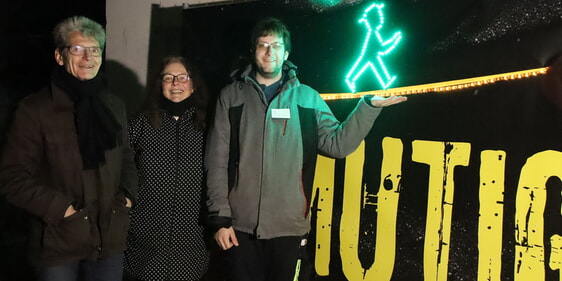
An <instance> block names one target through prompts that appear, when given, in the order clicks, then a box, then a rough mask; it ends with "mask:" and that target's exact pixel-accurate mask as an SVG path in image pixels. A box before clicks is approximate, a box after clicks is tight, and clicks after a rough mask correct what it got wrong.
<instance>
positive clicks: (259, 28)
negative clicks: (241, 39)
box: [251, 18, 291, 52]
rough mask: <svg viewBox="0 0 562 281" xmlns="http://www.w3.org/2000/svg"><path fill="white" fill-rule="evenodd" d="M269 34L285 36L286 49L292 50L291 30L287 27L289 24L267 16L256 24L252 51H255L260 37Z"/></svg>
mask: <svg viewBox="0 0 562 281" xmlns="http://www.w3.org/2000/svg"><path fill="white" fill-rule="evenodd" d="M267 35H277V36H279V37H281V38H283V43H284V44H285V50H286V51H287V52H291V33H290V32H289V29H287V26H286V25H285V24H284V23H283V22H282V21H280V20H279V19H276V18H265V19H262V20H260V21H259V22H258V23H257V24H256V26H255V27H254V30H253V32H252V38H251V40H252V41H251V44H252V51H255V48H256V45H257V43H258V41H257V40H258V38H260V37H263V36H267Z"/></svg>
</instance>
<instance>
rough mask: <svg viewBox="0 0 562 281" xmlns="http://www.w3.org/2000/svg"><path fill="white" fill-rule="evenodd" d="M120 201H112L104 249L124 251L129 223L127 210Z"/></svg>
mask: <svg viewBox="0 0 562 281" xmlns="http://www.w3.org/2000/svg"><path fill="white" fill-rule="evenodd" d="M130 209H131V208H129V207H127V206H125V205H124V203H122V202H121V201H120V200H114V203H113V206H112V208H111V214H110V218H109V228H108V234H107V237H108V239H107V241H106V248H108V249H118V250H125V242H126V240H127V232H128V231H129V228H130V226H131V223H130V221H129V210H130Z"/></svg>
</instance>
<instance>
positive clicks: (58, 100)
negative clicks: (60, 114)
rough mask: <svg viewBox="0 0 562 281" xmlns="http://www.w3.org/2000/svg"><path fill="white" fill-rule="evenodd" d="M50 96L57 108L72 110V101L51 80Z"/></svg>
mask: <svg viewBox="0 0 562 281" xmlns="http://www.w3.org/2000/svg"><path fill="white" fill-rule="evenodd" d="M51 98H52V99H53V103H54V104H55V106H56V107H57V108H58V109H61V110H74V102H73V101H72V100H71V99H70V97H69V96H68V94H67V93H65V92H64V91H63V90H62V89H61V88H60V87H58V86H57V85H55V83H54V82H52V81H51Z"/></svg>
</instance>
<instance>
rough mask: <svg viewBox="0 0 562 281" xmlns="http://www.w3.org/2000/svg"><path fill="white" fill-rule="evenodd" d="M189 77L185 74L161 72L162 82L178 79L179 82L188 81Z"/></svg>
mask: <svg viewBox="0 0 562 281" xmlns="http://www.w3.org/2000/svg"><path fill="white" fill-rule="evenodd" d="M190 79H191V77H189V75H187V74H178V75H173V74H169V73H165V74H162V82H164V83H174V81H178V82H179V83H186V82H187V81H189V80H190Z"/></svg>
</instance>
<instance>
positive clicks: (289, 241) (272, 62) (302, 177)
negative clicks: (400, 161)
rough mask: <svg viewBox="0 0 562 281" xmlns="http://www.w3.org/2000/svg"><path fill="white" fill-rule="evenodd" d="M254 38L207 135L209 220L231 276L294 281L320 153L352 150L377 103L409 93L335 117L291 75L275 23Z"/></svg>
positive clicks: (287, 43)
mask: <svg viewBox="0 0 562 281" xmlns="http://www.w3.org/2000/svg"><path fill="white" fill-rule="evenodd" d="M251 44H252V55H253V64H252V65H249V66H248V67H246V68H245V69H241V70H239V71H237V72H236V73H235V74H234V77H233V78H234V80H235V81H234V82H233V83H232V84H230V85H228V86H227V87H226V88H224V89H223V91H222V92H221V94H220V96H219V98H218V102H217V107H216V115H215V119H214V124H213V126H212V127H211V130H210V134H209V147H208V153H207V168H208V174H207V177H208V178H207V185H208V201H207V206H208V209H209V218H208V223H209V226H210V227H211V228H212V229H213V230H214V231H216V232H215V236H214V237H215V240H216V241H217V243H218V245H219V246H220V248H221V249H223V250H227V265H228V269H229V274H228V276H229V277H230V278H231V280H236V281H246V280H253V281H266V280H267V281H292V280H297V278H298V274H299V267H300V259H301V258H302V256H301V255H302V252H303V248H304V246H305V245H306V235H307V233H308V232H309V230H310V213H309V207H310V206H309V204H310V200H311V198H310V196H311V194H312V188H313V186H312V184H313V177H314V170H315V166H316V157H317V153H318V152H319V151H320V152H323V153H325V154H327V155H331V156H333V157H336V158H343V157H345V156H347V155H348V154H350V153H352V152H353V151H354V150H355V149H356V148H357V147H358V146H359V144H360V143H361V141H362V140H363V139H364V138H365V136H366V135H367V134H368V132H369V131H370V129H371V127H372V125H373V122H374V121H375V119H376V118H377V116H378V114H379V113H380V112H381V109H382V108H383V107H386V106H390V105H393V104H397V103H400V102H403V101H405V100H406V98H405V97H391V98H387V99H384V98H379V97H365V98H362V99H361V100H360V101H359V103H358V105H357V107H356V108H355V110H354V111H353V112H352V113H351V114H350V116H349V117H348V118H347V120H346V121H344V122H342V123H340V122H339V121H338V120H337V119H336V118H335V117H334V115H333V114H332V112H331V111H330V109H329V107H328V105H327V104H326V103H325V102H324V101H323V100H322V98H321V97H320V95H318V92H316V91H315V90H314V89H312V88H310V87H309V86H306V85H304V84H301V83H300V82H299V80H298V79H297V77H296V67H295V66H294V65H293V64H292V63H291V62H289V61H287V58H288V57H289V53H290V51H291V40H290V33H289V31H288V30H287V28H286V26H285V25H284V24H283V23H282V22H281V21H279V20H278V19H275V18H267V19H264V20H262V21H260V22H259V23H258V24H257V25H256V27H255V28H254V31H253V33H252V40H251Z"/></svg>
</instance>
